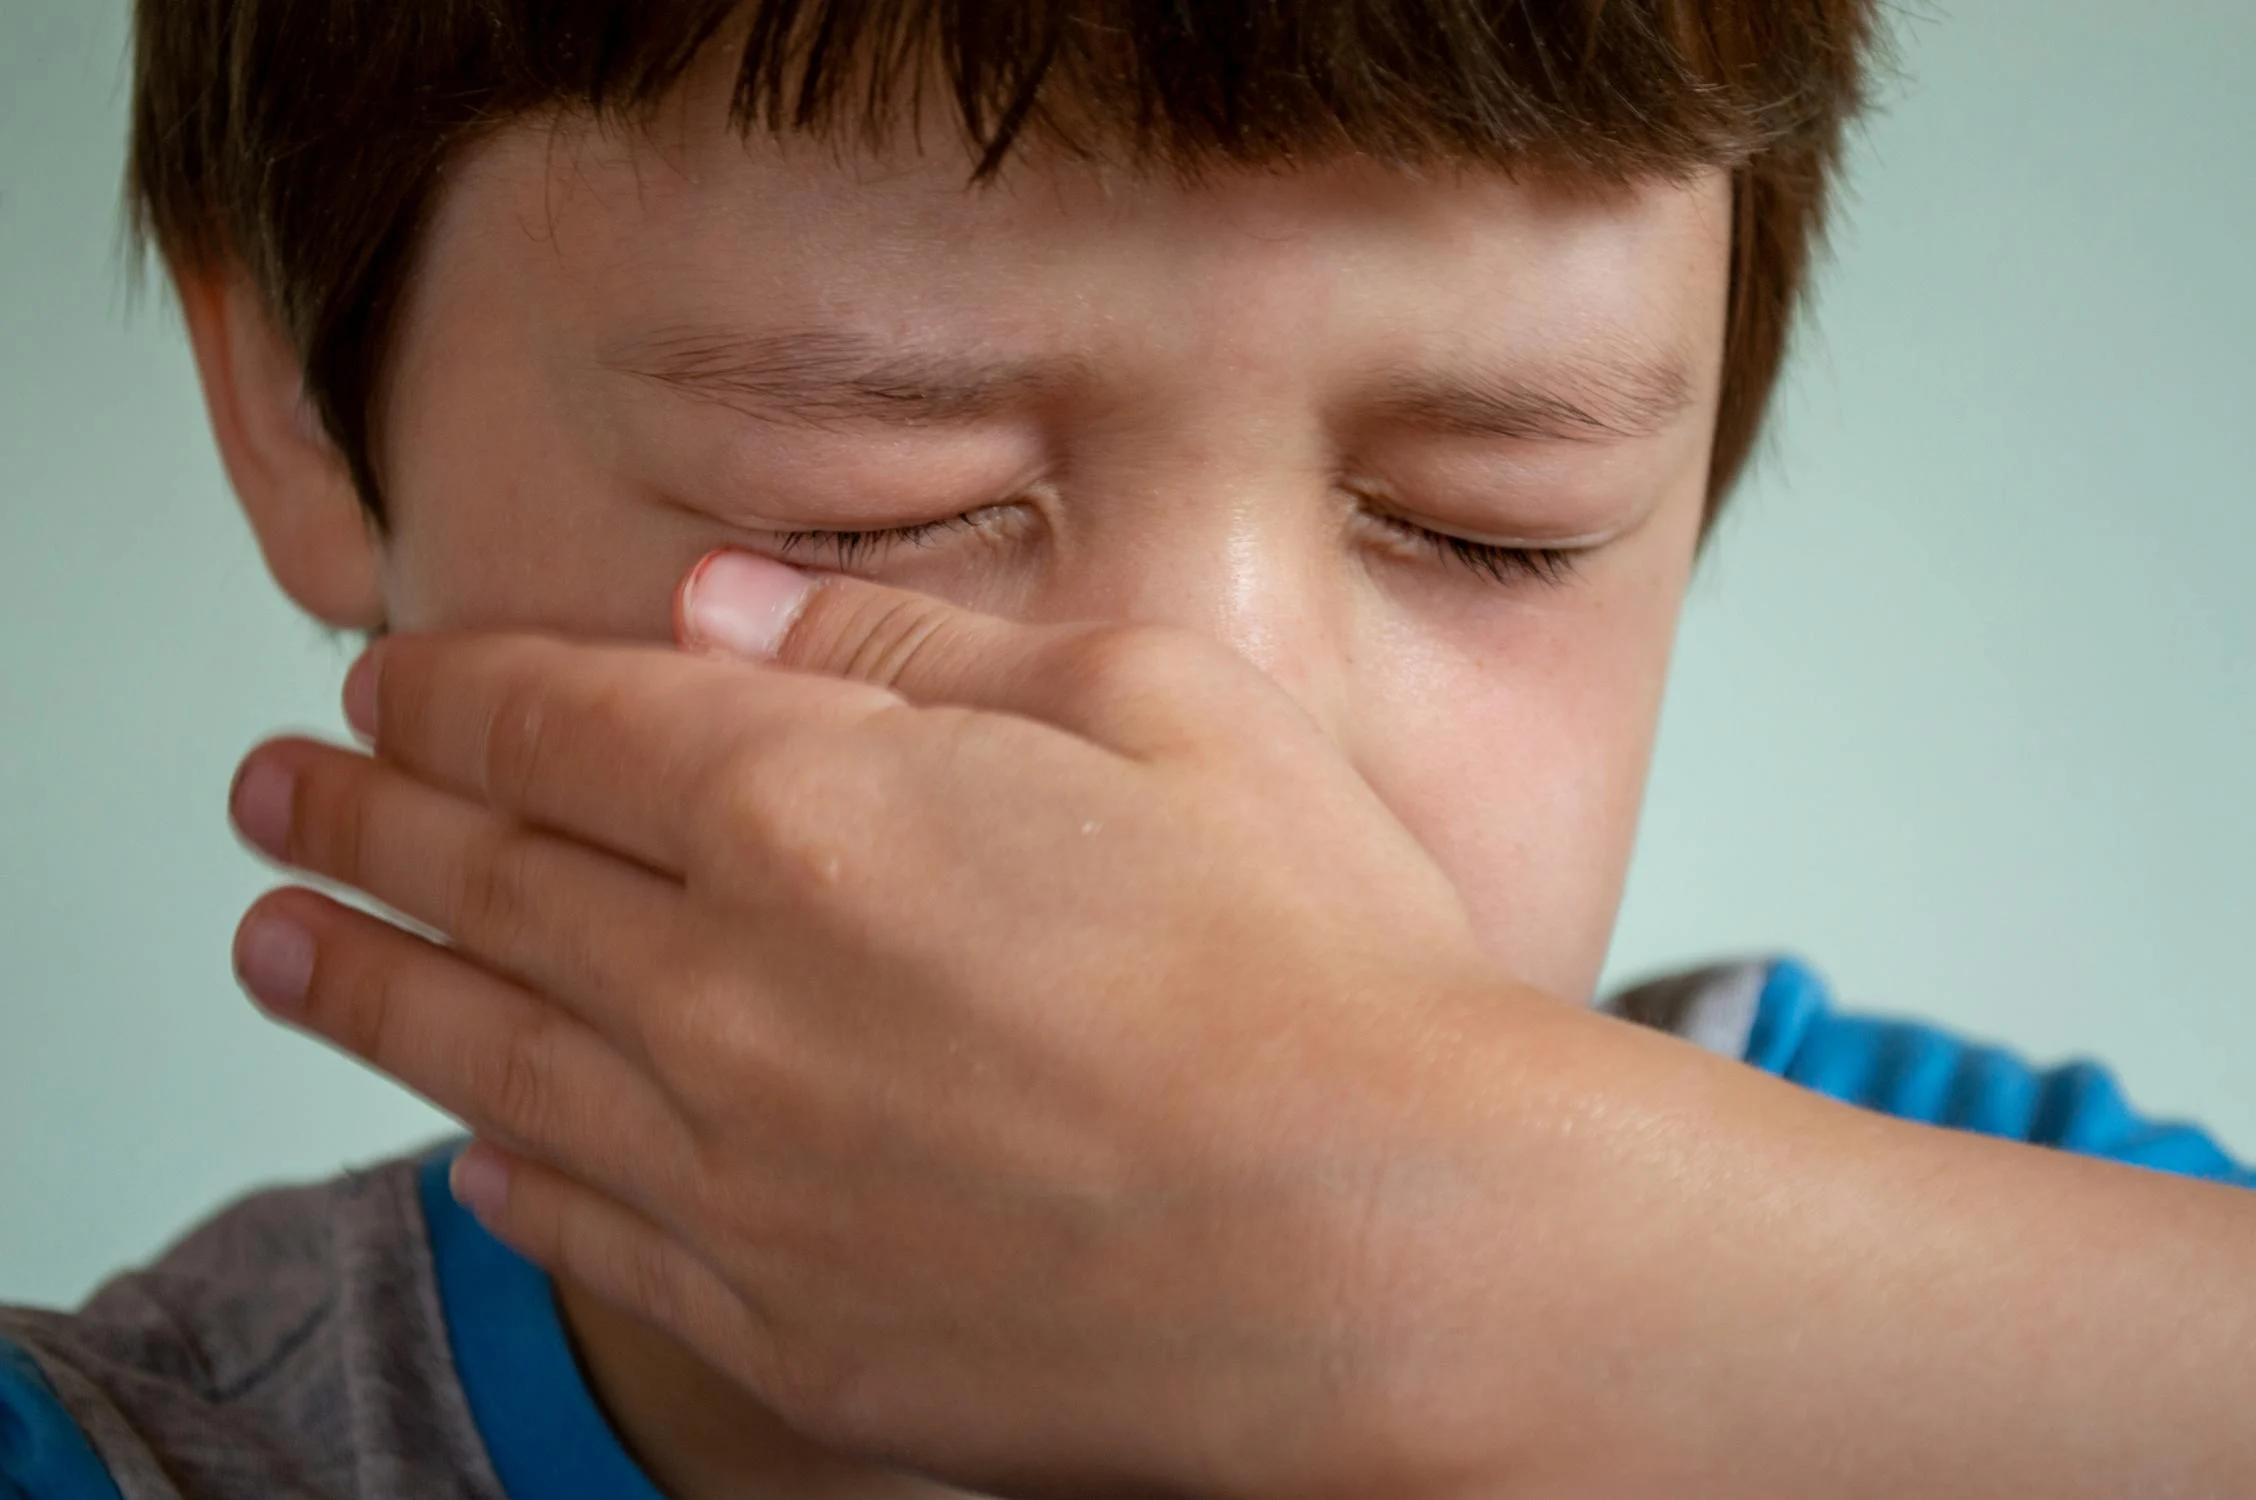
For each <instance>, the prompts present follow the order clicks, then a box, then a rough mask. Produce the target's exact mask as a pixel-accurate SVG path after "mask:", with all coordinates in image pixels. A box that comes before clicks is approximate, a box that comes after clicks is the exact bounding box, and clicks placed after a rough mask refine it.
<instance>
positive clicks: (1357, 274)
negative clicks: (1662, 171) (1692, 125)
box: [421, 88, 1731, 388]
mask: <svg viewBox="0 0 2256 1500" xmlns="http://www.w3.org/2000/svg"><path fill="white" fill-rule="evenodd" d="M956 139H957V138H956V137H955V136H954V135H952V134H951V132H950V129H949V127H948V126H947V124H946V123H945V122H943V121H938V120H935V121H933V122H929V123H927V124H920V125H919V126H918V127H917V128H916V129H914V130H911V131H908V132H902V133H897V134H896V136H895V138H894V139H893V140H892V141H891V142H890V143H889V144H887V145H885V146H883V147H881V148H876V147H859V148H847V147H845V146H842V145H841V144H839V143H838V142H836V141H832V140H824V139H815V138H807V137H783V138H776V137H770V136H766V135H762V134H753V135H750V136H748V135H746V134H745V133H744V132H743V131H741V130H740V129H738V128H737V127H736V126H735V125H734V124H733V123H731V122H730V121H729V119H728V117H727V110H726V102H725V98H724V97H713V96H712V95H711V94H710V92H709V91H708V92H706V93H700V91H699V90H697V89H694V88H693V89H687V90H684V91H683V93H682V94H681V96H680V97H679V98H678V99H677V100H676V101H674V102H672V103H671V104H669V106H668V107H667V108H666V109H665V110H664V111H663V112H662V113H660V114H658V115H656V116H654V117H653V118H651V119H650V120H647V121H643V122H638V123H637V124H635V125H633V126H626V125H621V124H617V123H606V122H596V121H591V120H588V119H584V118H567V119H552V120H542V121H524V122H519V123H518V124H515V125H512V126H510V127H506V128H504V129H503V130H501V131H499V132H496V133H495V134H493V135H492V136H490V137H488V138H487V139H486V140H484V141H482V142H481V143H479V144H478V145H477V146H476V147H474V148H473V149H472V150H471V151H470V152H469V153H468V154H467V155H466V156H465V157H464V159H463V160H461V161H460V162H458V163H457V164H456V167H455V170H454V171H452V172H451V173H450V174H449V182H448V187H447V190H446V191H445V193H444V194H443V195H442V197H441V199H440V203H439V208H438V212H437V213H436V215H435V216H434V221H433V224H432V227H431V231H430V233H429V235H428V236H427V238H426V241H425V254H424V259H423V265H422V272H423V275H422V278H421V279H422V280H423V281H424V282H425V283H426V290H428V291H429V292H430V293H432V294H433V295H435V296H436V297H438V298H441V299H445V300H452V301H455V302H456V303H457V304H458V309H459V311H460V312H461V313H462V314H463V315H465V316H471V317H475V318H478V319H480V320H482V321H484V322H486V323H488V324H495V323H514V324H515V325H516V328H517V331H518V332H519V333H521V334H522V335H523V336H524V337H526V338H527V339H529V340H531V341H533V342H535V343H538V344H542V345H545V346H547V347H550V348H552V349H553V348H558V347H560V345H561V344H562V343H563V342H564V341H566V340H569V341H572V342H574V343H575V344H576V345H577V346H578V348H579V349H580V351H581V352H582V353H583V354H586V353H593V354H594V355H596V356H597V357H601V358H610V357H616V356H619V355H620V354H621V353H622V351H627V352H631V351H634V350H637V349H650V348H664V347H667V346H668V345H669V344H671V345H672V346H673V347H675V348H677V349H678V348H682V347H694V346H695V345H696V344H697V343H698V342H699V341H700V340H701V339H702V338H703V337H704V336H706V335H707V334H709V333H720V334H723V335H727V334H729V333H731V332H732V331H733V332H742V333H747V334H752V335H755V336H758V335H761V334H767V335H771V336H772V335H775V334H778V333H796V332H802V331H815V330H821V331H825V332H835V333H836V334H838V335H839V336H841V337H846V338H851V339H855V340H859V341H861V342H862V343H865V344H871V345H883V344H885V343H888V342H897V343H901V344H904V345H906V346H910V347H912V348H913V347H915V346H917V345H919V344H920V342H929V341H931V340H935V339H937V340H940V341H943V342H945V343H947V344H949V345H950V346H951V347H961V346H964V345H967V344H972V345H980V346H983V352H989V353H994V354H997V355H1010V354H1013V353H1017V354H1023V355H1027V356H1031V355H1033V354H1035V353H1037V352H1042V353H1048V354H1053V355H1059V356H1064V357H1073V358H1080V359H1084V360H1089V361H1094V362H1099V363H1104V364H1108V365H1111V366H1112V367H1115V368H1120V369H1123V370H1126V369H1128V368H1129V367H1130V364H1131V363H1132V361H1133V360H1134V359H1148V360H1153V361H1161V362H1165V361H1178V362H1179V361H1184V360H1196V361H1203V362H1205V363H1207V364H1209V365H1221V366H1227V365H1229V364H1231V363H1232V362H1242V363H1244V364H1245V365H1246V366H1247V368H1249V369H1251V368H1253V367H1255V366H1257V365H1258V364H1259V363H1260V354H1261V351H1263V350H1267V351H1271V352H1272V353H1274V354H1278V355H1281V356H1284V357H1292V356H1293V355H1294V354H1295V353H1296V352H1298V353H1306V352H1309V351H1312V350H1318V349H1324V348H1330V349H1339V350H1348V349H1353V350H1355V351H1358V354H1357V357H1361V358H1364V359H1370V360H1393V359H1414V360H1433V359H1447V358H1463V357H1473V356H1477V357H1482V358H1489V357H1494V356H1496V355H1497V354H1499V353H1506V352H1508V353H1510V354H1512V355H1513V356H1514V357H1516V358H1517V357H1526V358H1544V357H1563V356H1565V355H1567V354H1569V353H1570V352H1571V353H1573V354H1575V355H1576V356H1577V357H1583V358H1590V357H1603V358H1605V359H1608V360H1611V361H1612V362H1613V363H1614V364H1615V365H1617V366H1618V365H1622V364H1624V363H1627V364H1643V365H1645V366H1647V367H1654V366H1660V365H1666V364H1671V363H1674V364H1676V365H1679V366H1681V367H1682V368H1683V369H1684V370H1685V371H1686V372H1687V373H1688V375H1689V377H1690V378H1691V379H1692V381H1693V382H1694V383H1695V384H1697V385H1699V386H1701V387H1703V388H1705V387H1706V386H1708V385H1710V384H1712V383H1713V379H1714V375H1715V370H1714V366H1716V365H1717V364H1718V363H1719V362H1720V355H1721V342H1722V306H1723V288H1724V284H1725V280H1726V267H1727V265H1728V261H1729V249H1730V218H1731V215H1730V211H1729V210H1730V184H1729V178H1728V175H1727V174H1726V173H1725V172H1724V171H1722V170H1721V169H1706V170H1703V171H1700V172H1696V173H1694V174H1692V175H1689V176H1687V177H1685V178H1682V179H1677V180H1661V179H1643V180H1634V181H1629V182H1621V183H1607V184H1600V183H1594V182H1577V181H1570V180H1563V179H1560V178H1558V177H1556V176H1546V175H1540V174H1536V173H1533V172H1527V173H1518V174H1513V173H1506V172H1504V171H1501V170H1498V169H1495V168H1462V169H1460V168H1453V167H1449V166H1435V167H1431V168H1425V169H1418V170H1412V169H1407V168H1401V167H1393V166H1387V165H1382V164H1379V163H1376V162H1373V161H1370V160H1368V159H1361V158H1345V159H1339V160H1332V161H1325V162H1320V163H1314V164H1311V165H1307V166H1304V167H1299V168H1295V169H1291V170H1274V169H1271V170H1249V169H1233V170H1228V171H1212V172H1209V173H1207V174H1205V175H1203V176H1202V177H1200V178H1197V179H1195V180H1185V179H1183V178H1179V177H1176V176H1171V175H1167V174H1164V173H1160V172H1149V171H1131V170H1127V169H1124V168H1121V167H1119V166H1117V165H1108V164H1106V163H1104V162H1101V161H1089V160H1082V159H1072V158H1065V157H1062V156H1060V155H1058V154H1055V153H1044V152H1042V151H1039V150H1029V151H1025V152H1022V153H1021V154H1019V155H1017V156H1014V157H1013V158H1012V159H1011V160H1010V161H1009V162H1008V163H1006V164H1005V166H1004V168H1003V169H1002V171H1001V172H1000V173H999V174H997V175H995V176H994V177H992V178H989V179H986V180H983V181H980V182H977V183H974V182H973V181H972V169H973V164H974V163H973V158H972V156H971V155H970V154H969V153H968V152H967V151H966V150H964V149H962V148H960V147H957V146H956V145H955V144H954V142H955V140H956Z"/></svg>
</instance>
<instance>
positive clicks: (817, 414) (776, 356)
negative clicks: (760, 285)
mask: <svg viewBox="0 0 2256 1500" xmlns="http://www.w3.org/2000/svg"><path fill="white" fill-rule="evenodd" d="M598 362H599V363H600V364H601V365H602V366H603V367H604V368H606V369H610V370H615V371H618V372H620V373H623V374H628V375H634V376H639V377H641V378H643V379H645V380H650V381H653V382H656V383H657V384H659V385H662V386H665V387H667V388H668V389H670V390H673V391H676V392H679V393H680V394H682V395H684V396H688V397H692V398H695V399H699V400H705V401H712V402H715V403H717V404H719V405H722V406H726V407H729V408H731V409H733V410H735V411H739V412H742V413H744V414H745V415H746V416H750V417H756V418H759V419H760V420H763V421H770V422H782V423H791V424H796V425H801V426H809V427H837V426H849V425H855V424H862V423H873V422H874V423H890V424H893V425H897V426H938V425H944V424H965V423H972V422H977V421H980V420H983V419H985V418H990V417H995V416H999V415H1002V414H1004V413H1006V412H1009V411H1011V410H1014V409H1023V408H1024V407H1026V406H1027V405H1030V404H1033V403H1035V402H1038V401H1040V400H1043V399H1045V398H1047V397H1052V396H1055V395H1057V394H1058V393H1060V392H1061V391H1063V390H1065V389H1066V388H1068V387H1070V386H1072V385H1074V384H1078V383H1080V382H1083V381H1085V380H1086V379H1087V378H1088V375H1089V370H1088V368H1087V366H1086V365H1085V364H1084V363H1083V362H1081V361H1079V360H1073V359H1067V360H1062V361H1061V360H1055V359H1052V360H1044V361H1033V360H1012V359H991V358H981V357H978V356H975V355H963V354H931V353H921V352H917V351H914V350H903V349H902V348H901V347H899V346H898V345H892V344H885V343H881V342H880V341H878V340H876V339H872V338H868V337H865V336H863V335H860V334H852V333H840V332H836V331H827V330H826V331H818V332H782V333H757V334H742V333H673V334H660V335H657V336H655V337H648V338H642V339H637V340H635V341H633V342H631V343H627V344H624V345H620V346H617V347H615V348H613V349H610V350H608V351H606V352H605V353H604V354H603V355H601V356H600V357H599V361H598Z"/></svg>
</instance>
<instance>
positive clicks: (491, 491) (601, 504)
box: [384, 361, 718, 641]
mask: <svg viewBox="0 0 2256 1500" xmlns="http://www.w3.org/2000/svg"><path fill="white" fill-rule="evenodd" d="M430 370H431V374H432V376H433V377H434V378H431V379H428V380H424V381H422V382H420V383H418V382H416V381H414V380H411V379H406V378H403V379H402V380H401V381H400V382H399V385H398V394H397V395H396V396H395V398H394V401H393V405H392V409H391V412H390V420H389V422H388V424H387V432H386V446H385V501H386V506H387V512H388V515H389V518H390V521H391V526H390V536H389V538H388V539H387V542H386V545H385V549H384V561H385V597H386V603H387V607H388V609H389V611H390V621H391V625H392V628H394V629H395V630H433V629H525V630H545V631H553V632H556V633H559V634H564V635H574V636H581V637H592V638H607V639H627V640H655V641H666V640H671V639H672V633H673V627H672V607H673V591H674V587H675V585H676V583H677V582H678V581H679V580H680V579H681V577H682V575H683V574H684V573H686V572H687V571H688V570H689V568H690V567H691V566H692V565H693V564H694V563H695V562H696V560H697V558H698V557H699V556H701V555H702V554H703V552H704V550H705V549H706V548H707V547H709V546H712V545H715V544H716V542H717V540H718V538H717V535H716V533H717V531H718V528H717V527H716V526H715V525H714V524H713V523H712V522H710V521H701V520H700V519H699V518H697V517H695V516H692V515H690V514H689V513H687V512H685V511H681V510H677V509H672V508H668V507H663V506H660V505H658V504H657V503H655V501H654V500H652V499H650V498H649V497H638V496H635V495H633V494H630V493H626V492H623V491H622V489H621V487H620V485H619V484H618V483H617V482H616V481H615V480H614V479H612V478H611V477H610V476H611V475H612V473H613V472H614V470H613V465H612V464H611V462H610V456H609V455H607V454H606V453H604V452H602V451H601V443H600V440H599V439H598V437H597V436H596V435H595V434H596V433H597V432H598V431H599V429H596V428H594V427H592V426H591V425H589V424H584V423H574V422H571V421H569V420H568V419H566V415H565V414H564V413H561V412H559V411H558V410H557V409H556V406H555V403H553V402H544V401H543V400H542V399H541V393H540V392H538V391H537V390H534V389H530V388H528V387H527V386H526V385H525V384H523V383H522V382H521V377H514V378H513V377H512V375H511V374H510V372H508V371H506V370H501V369H496V370H492V371H489V372H484V373H482V374H481V371H480V368H479V366H478V364H477V363H476V362H475V361H466V362H461V363H455V364H444V363H440V362H436V361H434V363H433V365H432V366H431V367H430Z"/></svg>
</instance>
